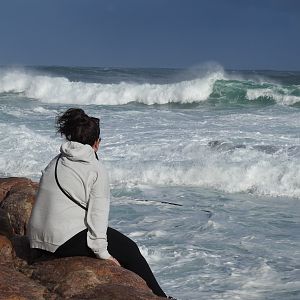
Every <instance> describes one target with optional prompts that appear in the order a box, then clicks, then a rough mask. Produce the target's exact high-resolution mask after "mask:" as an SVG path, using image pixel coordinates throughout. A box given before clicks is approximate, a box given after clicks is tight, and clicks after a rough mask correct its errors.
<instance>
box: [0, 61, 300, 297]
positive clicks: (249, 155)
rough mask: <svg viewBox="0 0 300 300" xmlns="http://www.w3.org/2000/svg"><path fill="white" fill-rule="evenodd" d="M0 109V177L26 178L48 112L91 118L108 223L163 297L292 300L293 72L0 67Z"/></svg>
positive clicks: (297, 99) (298, 164)
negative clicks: (107, 193)
mask: <svg viewBox="0 0 300 300" xmlns="http://www.w3.org/2000/svg"><path fill="white" fill-rule="evenodd" d="M0 103H1V106H0V133H1V134H0V152H1V156H0V176H1V177H4V176H26V177H29V178H32V179H33V180H36V181H38V179H39V177H40V175H41V170H42V169H43V168H44V167H45V166H46V165H47V163H48V162H49V160H50V159H51V158H53V157H54V156H55V155H56V154H57V153H58V151H59V147H60V144H61V143H62V141H63V140H62V138H61V137H60V136H59V135H57V134H56V131H55V127H54V124H55V117H56V116H57V114H59V113H61V112H63V111H65V110H66V109H68V108H70V107H81V108H83V109H84V110H85V111H86V112H87V113H88V114H90V115H92V116H95V117H100V118H101V138H102V142H101V146H100V151H99V156H100V157H101V158H102V160H103V161H104V162H105V165H106V166H107V169H108V171H109V173H110V181H111V193H112V201H111V202H112V203H111V213H110V226H112V227H114V228H116V229H118V230H120V231H121V232H123V233H125V234H127V235H128V236H130V237H131V238H132V239H134V240H135V241H136V242H137V244H138V246H139V248H140V250H141V252H142V253H143V255H144V256H145V257H146V259H147V260H148V262H149V264H150V266H151V268H152V269H153V272H154V273H155V275H156V277H157V279H158V281H159V283H160V285H161V286H162V288H163V289H164V290H165V291H166V293H167V294H171V295H173V296H175V297H177V298H179V299H245V300H251V299H272V300H274V299H278V300H282V299H285V300H298V299H300V250H299V249H300V248H299V246H300V234H299V232H300V118H299V117H300V73H299V72H279V71H233V70H231V71H225V70H223V69H222V67H220V66H218V65H210V66H208V65H206V66H201V67H196V68H192V69H189V70H178V69H124V68H123V69H117V68H75V67H72V68H71V67H70V68H66V67H26V68H25V67H23V68H21V67H17V68H16V67H14V68H12V67H1V68H0ZM175 204H176V205H175Z"/></svg>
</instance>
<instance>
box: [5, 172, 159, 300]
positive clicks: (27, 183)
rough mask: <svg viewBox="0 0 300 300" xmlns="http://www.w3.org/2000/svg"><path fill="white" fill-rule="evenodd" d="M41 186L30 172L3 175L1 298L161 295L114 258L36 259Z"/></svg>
mask: <svg viewBox="0 0 300 300" xmlns="http://www.w3.org/2000/svg"><path fill="white" fill-rule="evenodd" d="M37 188H38V184H37V183H35V182H32V181H31V180H29V179H27V178H4V179H0V291H1V293H0V299H5V300H8V299H10V300H14V299H19V300H20V299H22V300H26V299H28V300H29V299H30V300H32V299H49V300H60V299H78V300H79V299H80V300H81V299H95V300H96V299H102V300H106V299H126V300H127V299H130V300H148V299H149V300H150V299H151V300H152V299H153V300H154V299H161V298H159V297H157V296H155V295H154V294H153V293H152V291H151V290H150V289H149V288H148V287H147V285H146V283H145V282H144V281H143V280H142V279H141V278H140V277H139V276H137V275H136V274H134V273H132V272H130V271H128V270H126V269H124V268H122V267H119V266H117V265H115V264H114V263H113V262H111V261H106V260H99V259H94V258H89V257H67V258H59V259H54V258H48V259H47V260H41V261H39V262H35V263H33V264H30V263H29V262H30V248H29V242H28V240H27V238H26V236H25V234H26V228H27V223H28V220H29V216H30V213H31V209H32V205H33V203H34V200H35V194H36V191H37Z"/></svg>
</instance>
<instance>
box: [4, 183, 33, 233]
mask: <svg viewBox="0 0 300 300" xmlns="http://www.w3.org/2000/svg"><path fill="white" fill-rule="evenodd" d="M37 188H38V184H37V183H36V182H33V181H31V180H29V179H26V178H6V179H2V180H0V191H1V193H0V194H1V196H2V202H1V204H0V207H1V208H2V209H4V210H5V211H6V212H7V213H8V215H9V217H10V222H11V225H12V228H13V231H14V233H15V234H19V235H24V234H26V228H27V224H28V221H29V217H30V214H31V210H32V206H33V203H34V201H35V196H36V192H37Z"/></svg>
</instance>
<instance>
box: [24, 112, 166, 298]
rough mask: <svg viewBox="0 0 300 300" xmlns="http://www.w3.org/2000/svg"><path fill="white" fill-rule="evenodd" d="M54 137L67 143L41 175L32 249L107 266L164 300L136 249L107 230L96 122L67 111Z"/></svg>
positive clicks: (106, 186)
mask: <svg viewBox="0 0 300 300" xmlns="http://www.w3.org/2000/svg"><path fill="white" fill-rule="evenodd" d="M57 131H58V132H59V133H60V134H61V135H63V136H65V137H66V139H67V142H65V143H63V144H62V146H61V148H60V152H61V153H60V155H58V156H56V157H55V158H54V159H53V160H52V161H51V162H50V163H49V165H48V166H47V167H46V169H45V170H44V171H43V172H42V173H43V174H42V177H41V180H40V185H39V190H38V194H37V199H36V202H35V204H34V207H33V210H32V214H31V217H30V221H29V226H28V236H29V239H30V246H31V248H34V249H36V250H35V251H36V252H38V253H39V254H44V253H49V252H50V253H52V255H54V256H55V257H67V256H89V257H95V258H99V259H108V260H111V261H113V262H114V263H115V264H117V265H121V266H122V267H124V268H126V269H128V270H131V271H133V272H135V273H136V274H138V275H139V276H140V277H142V278H143V279H144V280H145V281H146V283H147V284H148V286H149V287H150V289H152V291H153V292H154V293H155V294H156V295H158V296H162V297H166V295H165V293H164V292H163V291H162V289H161V288H160V286H159V285H158V283H157V281H156V279H155V277H154V275H153V273H152V272H151V269H150V267H149V266H148V264H147V262H146V260H145V259H144V257H143V256H142V255H141V253H140V251H139V249H138V247H137V245H136V244H135V243H134V242H133V241H132V240H131V239H129V238H128V237H126V236H125V235H123V234H122V233H120V232H118V231H117V230H115V229H113V228H110V227H108V215H109V203H110V190H109V181H108V176H107V173H106V170H105V168H104V166H103V164H102V162H101V161H100V160H98V157H97V154H96V152H97V150H98V149H99V144H100V141H101V138H100V128H99V119H97V118H93V117H89V116H88V115H86V114H85V112H84V111H83V110H82V109H76V108H70V109H68V110H67V111H66V112H65V113H64V114H63V115H61V116H60V117H58V119H57Z"/></svg>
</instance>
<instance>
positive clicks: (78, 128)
mask: <svg viewBox="0 0 300 300" xmlns="http://www.w3.org/2000/svg"><path fill="white" fill-rule="evenodd" d="M99 122H100V120H99V119H98V118H93V117H89V116H88V115H87V114H86V113H85V112H84V111H83V110H82V109H80V108H69V109H68V110H67V111H66V112H64V113H63V114H62V115H59V116H58V117H57V119H56V128H57V132H59V133H60V134H61V135H64V136H65V137H66V139H67V140H68V141H74V142H78V143H81V144H88V145H91V146H93V145H94V143H95V141H97V139H98V138H99V136H100V127H99Z"/></svg>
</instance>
